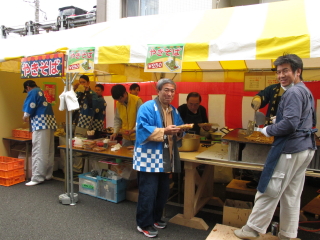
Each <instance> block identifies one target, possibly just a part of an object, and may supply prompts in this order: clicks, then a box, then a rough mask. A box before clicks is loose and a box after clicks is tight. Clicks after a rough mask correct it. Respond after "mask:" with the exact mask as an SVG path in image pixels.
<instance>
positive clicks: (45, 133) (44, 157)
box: [23, 80, 56, 186]
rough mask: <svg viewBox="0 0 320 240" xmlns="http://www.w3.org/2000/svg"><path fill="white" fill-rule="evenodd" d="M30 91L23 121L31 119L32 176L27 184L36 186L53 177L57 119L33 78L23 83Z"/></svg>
mask: <svg viewBox="0 0 320 240" xmlns="http://www.w3.org/2000/svg"><path fill="white" fill-rule="evenodd" d="M23 88H24V91H23V92H24V93H28V95H27V98H26V99H25V101H24V104H23V112H24V115H23V121H24V122H28V121H29V119H30V121H31V129H32V132H33V133H32V177H31V181H30V182H28V183H26V185H27V186H34V185H37V184H39V183H42V182H44V181H45V180H50V179H51V178H52V172H53V164H54V131H55V129H56V119H55V116H54V114H53V110H52V106H51V104H50V103H48V101H47V99H46V98H45V96H44V93H43V91H42V90H41V89H40V88H39V87H38V86H37V84H36V83H35V82H34V81H33V80H28V81H25V82H24V83H23Z"/></svg>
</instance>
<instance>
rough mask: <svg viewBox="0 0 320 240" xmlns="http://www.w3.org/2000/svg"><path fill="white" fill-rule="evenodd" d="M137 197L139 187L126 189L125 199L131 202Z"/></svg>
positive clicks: (136, 200) (136, 199) (135, 200)
mask: <svg viewBox="0 0 320 240" xmlns="http://www.w3.org/2000/svg"><path fill="white" fill-rule="evenodd" d="M138 197H139V189H138V188H133V189H128V190H127V192H126V199H127V200H129V201H131V202H138Z"/></svg>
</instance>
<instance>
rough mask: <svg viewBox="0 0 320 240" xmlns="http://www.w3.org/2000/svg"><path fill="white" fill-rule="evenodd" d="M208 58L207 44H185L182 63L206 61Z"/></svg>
mask: <svg viewBox="0 0 320 240" xmlns="http://www.w3.org/2000/svg"><path fill="white" fill-rule="evenodd" d="M208 56H209V42H205V43H186V44H185V48H184V54H183V61H186V62H193V61H207V60H208Z"/></svg>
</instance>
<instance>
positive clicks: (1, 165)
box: [0, 157, 24, 171]
mask: <svg viewBox="0 0 320 240" xmlns="http://www.w3.org/2000/svg"><path fill="white" fill-rule="evenodd" d="M2 158H3V157H2ZM23 167H24V159H18V158H11V160H8V159H7V161H3V162H0V170H2V171H9V170H13V169H18V168H23Z"/></svg>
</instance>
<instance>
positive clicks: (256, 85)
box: [244, 76, 266, 91]
mask: <svg viewBox="0 0 320 240" xmlns="http://www.w3.org/2000/svg"><path fill="white" fill-rule="evenodd" d="M265 81H266V76H245V77H244V90H245V91H260V90H262V89H264V88H265V87H266V82H265Z"/></svg>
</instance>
